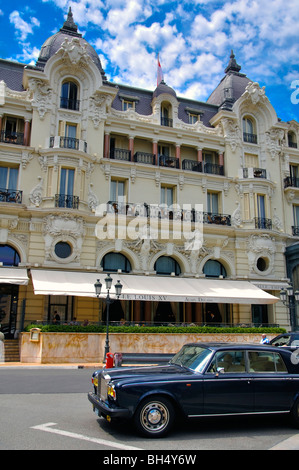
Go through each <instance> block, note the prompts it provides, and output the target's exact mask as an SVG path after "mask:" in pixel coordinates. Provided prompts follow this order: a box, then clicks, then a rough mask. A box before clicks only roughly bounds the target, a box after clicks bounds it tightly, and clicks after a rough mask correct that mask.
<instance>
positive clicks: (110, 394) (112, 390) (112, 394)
mask: <svg viewBox="0 0 299 470" xmlns="http://www.w3.org/2000/svg"><path fill="white" fill-rule="evenodd" d="M107 394H108V397H110V398H112V400H116V391H115V386H114V385H113V384H109V385H108V390H107Z"/></svg>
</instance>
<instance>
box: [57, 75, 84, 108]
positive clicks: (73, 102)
mask: <svg viewBox="0 0 299 470" xmlns="http://www.w3.org/2000/svg"><path fill="white" fill-rule="evenodd" d="M60 107H61V108H64V109H72V110H74V111H79V100H78V87H77V85H76V84H75V83H74V82H71V81H67V82H64V83H63V84H62V87H61V97H60Z"/></svg>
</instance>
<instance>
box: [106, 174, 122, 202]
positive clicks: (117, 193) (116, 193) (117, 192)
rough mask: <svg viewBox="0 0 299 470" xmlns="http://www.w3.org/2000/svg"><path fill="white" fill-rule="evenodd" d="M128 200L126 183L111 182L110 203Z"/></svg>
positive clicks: (120, 181)
mask: <svg viewBox="0 0 299 470" xmlns="http://www.w3.org/2000/svg"><path fill="white" fill-rule="evenodd" d="M125 200H126V182H125V181H122V180H113V179H112V180H111V185H110V201H115V202H125Z"/></svg>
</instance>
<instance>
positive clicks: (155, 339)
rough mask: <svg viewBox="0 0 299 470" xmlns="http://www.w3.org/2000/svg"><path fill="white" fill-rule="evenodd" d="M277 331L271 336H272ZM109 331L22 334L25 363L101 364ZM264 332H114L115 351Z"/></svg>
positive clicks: (248, 339)
mask: <svg viewBox="0 0 299 470" xmlns="http://www.w3.org/2000/svg"><path fill="white" fill-rule="evenodd" d="M275 336H276V334H272V335H269V336H268V337H269V339H271V338H274V337H275ZM105 338H106V335H105V333H41V334H40V339H39V341H38V342H36V341H34V342H33V341H30V333H21V334H20V358H21V362H24V363H37V364H61V363H66V364H72V363H82V364H87V363H101V362H102V361H103V357H104V349H105ZM260 339H261V334H252V333H251V334H250V333H248V334H245V333H244V334H240V333H231V334H195V333H193V334H192V333H188V334H187V333H179V334H174V333H166V334H165V333H164V334H160V333H154V334H149V333H146V334H142V333H138V334H137V333H130V334H127V333H111V334H110V335H109V341H110V351H111V352H112V353H116V352H121V353H148V354H150V353H155V354H157V353H167V354H171V353H176V352H177V351H179V349H180V348H181V347H182V346H183V345H184V344H186V343H192V342H212V341H220V342H226V343H227V342H241V343H252V342H253V343H259V342H260Z"/></svg>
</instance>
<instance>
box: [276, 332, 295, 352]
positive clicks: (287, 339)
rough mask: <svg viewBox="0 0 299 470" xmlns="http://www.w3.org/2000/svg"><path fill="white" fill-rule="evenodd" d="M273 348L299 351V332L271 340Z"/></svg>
mask: <svg viewBox="0 0 299 470" xmlns="http://www.w3.org/2000/svg"><path fill="white" fill-rule="evenodd" d="M270 344H271V345H272V346H279V347H284V348H286V349H289V350H290V351H295V350H296V349H298V350H299V332H297V333H295V332H294V333H283V334H281V335H278V336H276V337H275V338H273V339H271V341H270Z"/></svg>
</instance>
